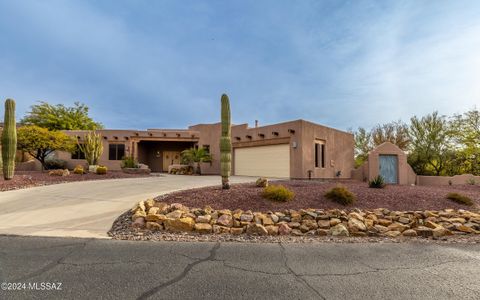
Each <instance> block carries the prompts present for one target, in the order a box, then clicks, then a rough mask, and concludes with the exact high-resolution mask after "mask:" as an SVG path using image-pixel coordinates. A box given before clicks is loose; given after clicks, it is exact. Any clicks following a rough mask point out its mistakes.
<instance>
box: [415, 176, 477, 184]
mask: <svg viewBox="0 0 480 300" xmlns="http://www.w3.org/2000/svg"><path fill="white" fill-rule="evenodd" d="M472 179H473V180H475V184H480V176H473V175H472V174H462V175H455V176H421V175H417V185H450V182H451V184H452V185H453V184H455V185H462V184H469V183H470V181H471V180H472Z"/></svg>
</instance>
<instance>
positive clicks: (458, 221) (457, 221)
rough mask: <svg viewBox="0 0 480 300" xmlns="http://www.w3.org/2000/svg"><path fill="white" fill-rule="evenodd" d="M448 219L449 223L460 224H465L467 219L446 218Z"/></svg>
mask: <svg viewBox="0 0 480 300" xmlns="http://www.w3.org/2000/svg"><path fill="white" fill-rule="evenodd" d="M448 221H449V222H450V223H461V224H465V223H466V222H467V220H465V219H464V218H451V219H448Z"/></svg>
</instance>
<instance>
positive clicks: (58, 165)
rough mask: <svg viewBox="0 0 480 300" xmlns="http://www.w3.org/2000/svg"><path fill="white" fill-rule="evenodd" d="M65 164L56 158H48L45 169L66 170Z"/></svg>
mask: <svg viewBox="0 0 480 300" xmlns="http://www.w3.org/2000/svg"><path fill="white" fill-rule="evenodd" d="M66 168H67V162H66V161H64V160H63V159H58V158H48V159H46V160H45V169H46V170H58V169H62V170H63V169H66Z"/></svg>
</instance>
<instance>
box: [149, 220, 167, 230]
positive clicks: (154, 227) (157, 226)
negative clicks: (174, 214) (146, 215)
mask: <svg viewBox="0 0 480 300" xmlns="http://www.w3.org/2000/svg"><path fill="white" fill-rule="evenodd" d="M146 227H147V229H150V230H152V231H157V230H162V229H163V228H162V225H160V224H158V223H157V222H147V226H146Z"/></svg>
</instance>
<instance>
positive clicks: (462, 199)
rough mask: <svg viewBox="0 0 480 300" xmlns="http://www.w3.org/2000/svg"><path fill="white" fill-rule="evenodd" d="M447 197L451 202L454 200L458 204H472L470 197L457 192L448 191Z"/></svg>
mask: <svg viewBox="0 0 480 300" xmlns="http://www.w3.org/2000/svg"><path fill="white" fill-rule="evenodd" d="M447 199H449V200H452V201H453V202H456V203H459V204H464V205H473V201H472V199H470V198H469V197H467V196H465V195H462V194H459V193H448V195H447Z"/></svg>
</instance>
